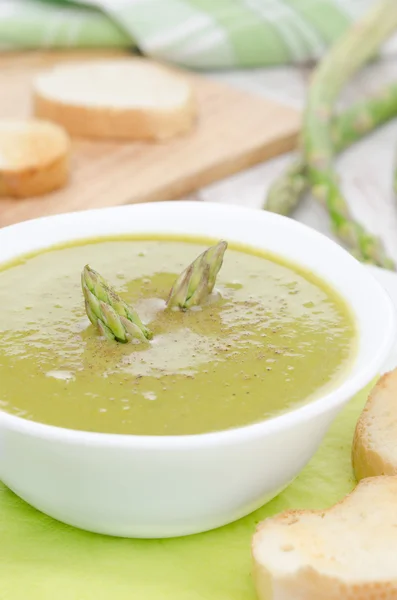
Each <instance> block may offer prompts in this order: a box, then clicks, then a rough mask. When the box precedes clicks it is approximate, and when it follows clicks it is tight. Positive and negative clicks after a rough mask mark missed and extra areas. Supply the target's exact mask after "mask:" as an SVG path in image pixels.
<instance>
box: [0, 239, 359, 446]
mask: <svg viewBox="0 0 397 600" xmlns="http://www.w3.org/2000/svg"><path fill="white" fill-rule="evenodd" d="M211 243H213V242H211V241H207V240H200V239H178V238H172V237H168V238H156V239H155V238H151V239H145V238H142V239H140V238H136V237H135V238H113V239H96V240H89V241H84V242H79V243H78V244H77V243H76V244H70V245H65V246H62V247H56V248H52V249H49V250H46V251H43V252H41V253H38V254H35V255H30V256H26V257H23V258H21V259H19V260H17V261H15V262H13V263H12V264H8V265H5V266H4V267H3V269H2V270H1V271H0V302H1V307H2V309H1V311H0V381H1V386H0V407H1V408H2V409H3V410H5V411H7V412H9V413H12V414H14V415H18V416H20V417H23V418H25V419H31V420H34V421H38V422H41V423H47V424H51V425H57V426H60V427H67V428H73V429H80V430H85V431H96V432H107V433H120V434H146V435H183V434H197V433H204V432H211V431H219V430H223V429H229V428H234V427H239V426H243V425H247V424H250V423H255V422H258V421H262V420H264V419H268V418H270V417H274V416H276V415H279V414H281V413H284V412H285V411H288V410H291V409H293V408H296V407H297V406H299V405H302V404H303V403H308V402H310V401H312V400H313V399H315V398H316V397H317V396H318V395H319V394H320V393H322V392H323V391H324V390H325V389H327V388H332V387H333V386H335V385H336V384H337V382H338V380H340V378H341V377H343V375H344V373H345V372H346V369H348V367H349V364H350V361H351V360H352V354H353V353H354V348H355V339H356V330H355V324H354V322H353V319H352V316H351V314H350V312H349V309H348V307H347V306H346V305H345V303H344V301H343V300H342V299H341V298H340V297H339V296H338V294H337V293H335V292H334V291H333V290H332V289H330V288H329V287H328V286H327V285H326V284H325V283H324V282H322V281H320V280H318V279H317V278H316V277H314V276H313V275H311V274H310V273H309V272H306V271H304V270H302V269H299V268H297V267H295V266H291V265H289V264H287V263H285V262H284V261H282V260H279V259H278V258H277V257H273V256H270V255H266V254H264V253H262V252H259V251H258V252H257V251H253V250H251V249H248V248H243V247H238V246H234V245H229V247H228V249H227V250H226V252H225V248H226V244H223V245H218V246H216V247H215V248H211V249H210V250H209V251H208V252H207V253H205V254H204V255H203V256H201V257H200V258H199V259H197V260H195V259H196V258H197V257H198V256H199V255H200V253H203V252H204V251H205V250H206V248H208V246H209V245H210V244H211ZM222 258H223V265H222ZM191 263H193V264H191ZM86 264H88V265H89V267H86V268H85V269H84V270H83V267H84V265H86ZM189 264H190V267H189V268H187V266H188V265H189ZM220 267H222V268H220ZM94 269H95V270H94ZM82 270H83V274H82V281H80V274H81V272H82ZM96 270H97V271H96ZM218 271H219V272H218ZM178 276H179V277H178ZM215 278H216V281H215ZM171 289H172V292H171V293H170V290H171ZM90 321H91V322H90Z"/></svg>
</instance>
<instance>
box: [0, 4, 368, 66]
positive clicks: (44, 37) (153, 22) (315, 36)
mask: <svg viewBox="0 0 397 600" xmlns="http://www.w3.org/2000/svg"><path fill="white" fill-rule="evenodd" d="M375 1H376V0H215V1H214V0H84V1H81V2H79V1H78V0H75V1H72V0H0V50H1V49H21V48H34V49H36V48H71V47H79V48H82V47H95V46H96V47H120V48H127V47H128V48H130V47H133V46H135V45H137V46H138V47H139V49H140V50H141V51H142V52H143V53H144V54H147V55H148V56H153V57H157V58H160V59H162V60H166V61H169V62H173V63H178V64H182V65H185V66H188V67H191V68H200V69H203V68H204V69H211V68H225V67H226V68H230V67H235V68H239V67H253V66H265V65H276V64H289V63H305V62H308V61H313V60H317V59H319V58H320V57H321V56H322V55H323V54H324V52H325V51H326V50H327V48H328V47H329V45H330V44H332V43H333V42H334V41H335V40H336V39H337V38H338V37H339V36H340V35H341V34H342V33H343V32H344V31H345V29H346V28H347V27H349V26H350V25H351V23H352V22H354V21H355V20H356V19H358V18H360V17H361V16H362V15H363V14H364V12H365V11H366V10H367V8H368V7H369V6H371V5H372V4H373V3H374V2H375Z"/></svg>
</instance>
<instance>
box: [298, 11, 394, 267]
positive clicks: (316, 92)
mask: <svg viewBox="0 0 397 600" xmlns="http://www.w3.org/2000/svg"><path fill="white" fill-rule="evenodd" d="M396 28H397V2H396V0H381V1H379V2H378V3H377V4H376V5H375V6H374V7H373V9H372V10H371V11H370V12H369V13H368V14H367V15H366V17H365V18H364V19H362V20H361V21H360V22H359V23H357V24H356V26H354V27H353V28H352V29H351V30H350V31H348V32H347V33H346V34H345V35H344V36H343V37H342V38H341V39H340V41H339V42H337V43H336V44H335V46H334V47H333V48H331V50H330V52H329V53H328V55H327V56H326V57H325V59H324V60H323V61H322V63H321V64H320V65H319V67H318V68H317V69H316V70H315V72H314V76H313V79H312V83H311V86H310V89H309V95H308V102H307V107H306V111H305V115H304V124H303V136H302V140H303V148H304V155H305V160H306V162H307V166H308V175H309V179H310V184H311V186H312V188H313V193H314V194H315V195H316V196H317V197H318V198H319V199H320V200H322V201H324V202H325V204H326V206H327V208H328V211H329V214H330V217H331V221H332V226H333V229H334V231H335V233H336V235H338V236H339V237H340V238H341V240H343V242H344V243H345V244H346V245H347V246H348V247H350V248H351V250H352V251H353V252H354V254H355V255H356V256H357V258H359V259H360V260H362V261H364V262H369V263H373V264H376V265H379V266H381V267H386V268H394V265H393V262H392V261H391V260H390V259H389V258H388V256H387V255H386V252H385V250H384V248H383V245H382V243H381V241H380V240H379V239H378V238H376V237H375V236H374V235H372V234H370V233H368V232H366V231H365V229H364V228H363V227H362V226H361V225H359V224H358V223H357V222H356V221H354V219H353V217H352V216H351V214H350V212H349V208H348V205H347V202H346V200H345V198H344V197H343V195H342V193H341V190H340V188H339V182H338V178H337V175H336V173H335V171H334V169H333V165H332V159H333V144H332V136H331V116H332V111H333V108H334V104H335V102H336V99H337V96H338V94H339V91H340V90H341V88H342V87H343V86H344V84H345V83H346V82H347V81H348V80H349V79H350V77H351V76H352V75H353V74H354V73H355V72H356V71H357V70H358V69H359V68H360V67H361V66H362V65H363V64H364V63H365V62H367V61H368V60H369V59H370V58H372V57H373V56H374V55H375V54H376V52H377V50H378V49H379V46H380V45H381V44H382V43H383V41H385V40H386V39H387V38H388V37H389V36H390V35H391V34H392V33H393V31H394V30H395V29H396Z"/></svg>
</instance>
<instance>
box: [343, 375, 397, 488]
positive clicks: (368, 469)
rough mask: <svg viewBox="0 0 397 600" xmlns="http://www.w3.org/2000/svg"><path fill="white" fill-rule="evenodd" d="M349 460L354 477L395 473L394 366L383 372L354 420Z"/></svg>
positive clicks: (396, 417) (396, 381) (396, 393)
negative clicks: (387, 371)
mask: <svg viewBox="0 0 397 600" xmlns="http://www.w3.org/2000/svg"><path fill="white" fill-rule="evenodd" d="M352 462H353V468H354V473H355V475H356V478H357V480H360V479H363V478H364V477H374V476H376V475H397V369H396V370H394V371H391V372H390V373H387V374H386V375H383V377H381V378H380V379H379V381H378V383H377V384H376V386H375V387H374V389H373V390H372V392H371V394H370V396H369V398H368V401H367V404H366V406H365V408H364V411H363V412H362V414H361V416H360V419H359V420H358V423H357V427H356V431H355V434H354V440H353V450H352Z"/></svg>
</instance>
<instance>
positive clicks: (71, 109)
mask: <svg viewBox="0 0 397 600" xmlns="http://www.w3.org/2000/svg"><path fill="white" fill-rule="evenodd" d="M131 61H132V62H133V61H135V62H137V61H140V62H141V63H142V62H143V61H145V62H147V63H148V65H150V67H149V68H150V69H151V70H152V69H153V68H155V69H156V70H158V71H159V72H160V73H162V74H163V76H164V74H168V77H169V78H170V82H169V85H172V81H173V80H174V81H175V83H177V82H178V84H179V83H180V82H183V85H184V87H185V89H186V98H185V99H184V102H183V104H182V103H178V104H176V105H175V106H167V107H164V106H162V104H161V89H159V91H158V95H159V103H158V105H157V106H155V105H152V106H145V107H139V106H123V107H121V106H109V105H107V104H106V102H104V103H103V104H101V103H98V105H95V106H94V105H92V104H90V102H88V101H87V102H86V103H85V102H84V98H81V100H80V101H79V102H78V103H77V102H69V101H67V100H66V99H64V98H62V96H61V95H60V96H59V97H56V98H55V97H53V95H51V96H50V95H48V94H46V92H45V91H43V89H42V86H41V85H40V84H39V83H38V80H37V81H36V83H35V84H34V86H33V87H34V89H33V110H34V114H35V115H36V116H37V117H39V118H43V119H48V120H50V121H53V122H55V123H58V124H59V125H61V126H62V127H64V128H65V129H66V130H67V131H68V132H69V133H70V134H71V135H72V136H77V137H84V138H92V139H115V140H117V139H119V140H131V141H138V140H142V141H161V140H167V139H169V138H172V137H174V136H178V135H182V134H185V133H187V132H189V131H190V130H191V128H192V126H193V124H194V121H195V118H196V113H197V106H196V99H195V95H194V92H193V88H192V86H190V84H189V82H188V80H187V79H185V78H184V77H183V76H182V75H179V74H177V73H174V72H172V71H170V70H169V69H166V68H165V67H162V66H160V65H155V67H153V63H151V61H149V60H147V59H131ZM124 62H125V61H124ZM117 63H118V61H114V64H116V65H117ZM107 64H109V61H107ZM80 68H81V65H80ZM45 76H46V77H51V73H48V74H46V75H45ZM88 76H89V67H88V66H87V77H88ZM150 77H151V78H153V73H152V74H151V75H150Z"/></svg>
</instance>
